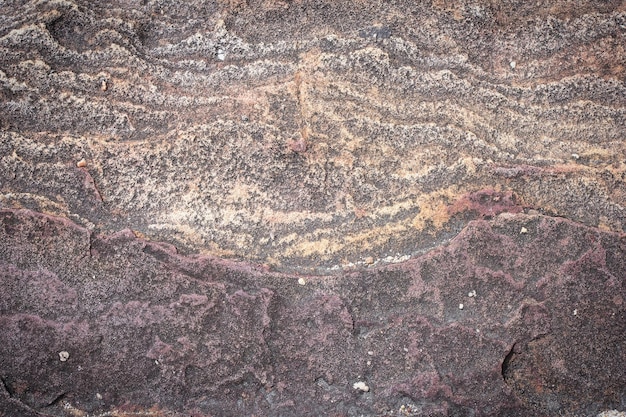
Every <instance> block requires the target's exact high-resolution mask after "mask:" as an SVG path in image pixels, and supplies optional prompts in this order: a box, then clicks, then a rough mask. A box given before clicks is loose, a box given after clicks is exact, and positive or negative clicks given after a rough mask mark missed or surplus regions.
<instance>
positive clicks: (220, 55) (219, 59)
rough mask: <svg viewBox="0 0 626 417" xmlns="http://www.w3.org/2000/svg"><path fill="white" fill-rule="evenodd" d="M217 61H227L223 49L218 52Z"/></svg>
mask: <svg viewBox="0 0 626 417" xmlns="http://www.w3.org/2000/svg"><path fill="white" fill-rule="evenodd" d="M216 55H217V59H218V61H223V60H225V59H226V52H224V50H223V49H222V48H220V49H218V50H217V54H216Z"/></svg>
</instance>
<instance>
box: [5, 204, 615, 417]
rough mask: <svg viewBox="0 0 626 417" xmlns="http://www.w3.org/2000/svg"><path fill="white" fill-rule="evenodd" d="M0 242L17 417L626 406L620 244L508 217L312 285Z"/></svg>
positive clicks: (225, 264)
mask: <svg viewBox="0 0 626 417" xmlns="http://www.w3.org/2000/svg"><path fill="white" fill-rule="evenodd" d="M0 225H1V227H0V242H1V244H0V259H2V264H1V266H0V267H1V270H2V272H1V273H0V290H1V291H2V294H3V296H2V299H1V301H0V313H1V315H0V322H1V326H0V328H1V329H2V332H0V372H1V377H2V381H3V385H4V390H3V397H2V399H1V402H0V409H4V410H9V411H5V412H4V415H6V416H10V415H14V414H12V413H15V411H13V410H17V409H19V407H21V410H24V415H32V416H41V415H51V416H70V415H85V414H81V413H87V415H106V414H104V413H105V412H107V411H110V410H111V409H113V410H118V411H119V410H121V411H124V410H126V411H129V410H130V411H132V410H137V409H141V410H152V413H153V414H149V415H180V416H183V415H185V416H187V415H190V413H191V415H194V416H207V415H220V416H225V415H233V416H235V415H276V416H279V415H280V416H303V415H347V416H359V415H370V416H396V415H419V416H423V415H431V416H448V415H454V416H467V415H480V416H504V415H507V416H530V415H534V416H541V415H545V416H550V415H571V416H589V415H595V414H596V413H598V412H600V411H602V410H604V409H611V408H616V407H623V406H624V404H625V403H626V388H625V387H626V373H625V371H624V362H625V361H626V339H625V338H624V334H625V332H626V285H625V282H624V279H623V278H624V276H626V237H625V236H624V235H618V234H615V233H611V232H603V231H600V230H598V229H593V228H588V227H585V226H581V225H580V224H576V223H573V222H571V221H568V220H564V219H558V218H551V217H545V216H541V215H524V214H517V215H513V214H501V215H499V216H497V217H496V218H495V219H494V220H492V221H485V220H476V221H472V222H470V223H469V224H468V226H467V227H466V228H465V229H464V230H463V231H462V232H461V233H460V234H459V235H458V236H456V237H455V238H454V239H452V240H451V242H450V243H449V244H448V245H446V246H444V247H441V248H438V249H436V250H433V251H431V252H429V253H428V254H425V255H422V256H419V257H416V258H414V259H412V260H410V261H407V262H404V263H401V264H397V265H388V266H385V267H380V268H373V269H369V270H361V271H358V272H352V273H346V274H343V275H341V276H334V277H328V276H326V277H324V276H320V277H315V276H307V277H302V276H297V275H284V274H279V273H271V272H268V271H266V270H264V269H263V268H262V267H258V268H255V267H253V266H250V265H245V264H236V263H233V262H232V261H224V260H218V259H215V258H209V257H205V256H200V257H188V256H182V255H179V254H177V253H176V252H175V250H174V249H173V247H171V246H169V245H164V244H156V243H151V242H147V241H145V240H142V239H138V238H136V237H135V236H134V235H133V234H132V233H131V232H130V231H128V230H125V231H121V232H119V233H117V234H115V235H110V236H94V235H92V234H90V233H89V232H88V231H87V230H86V229H84V228H82V227H80V226H77V225H75V224H73V223H71V222H69V221H67V220H63V219H60V218H53V217H49V216H47V215H42V214H36V213H33V212H31V211H27V210H19V211H15V210H4V211H2V212H0ZM522 228H525V229H526V230H527V233H520V230H521V229H522ZM299 278H302V279H304V282H302V281H301V282H300V283H299V282H298V280H299ZM302 283H304V285H302ZM460 304H463V308H462V309H461V308H460ZM62 351H66V352H68V353H69V359H68V360H67V361H61V360H60V357H59V352H62ZM359 381H361V382H364V383H365V384H366V385H367V386H368V387H369V391H368V392H362V391H360V390H356V389H354V388H353V384H354V383H356V382H359ZM3 407H4V408H3ZM0 415H1V414H0ZM128 415H135V414H132V413H130V414H128ZM142 415H143V414H142Z"/></svg>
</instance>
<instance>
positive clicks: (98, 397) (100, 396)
mask: <svg viewBox="0 0 626 417" xmlns="http://www.w3.org/2000/svg"><path fill="white" fill-rule="evenodd" d="M96 398H97V399H99V400H101V399H102V394H100V393H99V392H96Z"/></svg>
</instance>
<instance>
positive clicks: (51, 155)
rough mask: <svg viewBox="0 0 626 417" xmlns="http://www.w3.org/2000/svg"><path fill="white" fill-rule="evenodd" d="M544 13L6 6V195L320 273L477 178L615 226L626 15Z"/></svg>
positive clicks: (397, 243)
mask: <svg viewBox="0 0 626 417" xmlns="http://www.w3.org/2000/svg"><path fill="white" fill-rule="evenodd" d="M539 3H540V4H539V5H536V4H534V3H533V5H532V6H530V5H528V4H527V2H524V1H516V2H509V3H506V5H504V4H502V5H501V4H499V3H498V2H491V1H475V2H472V1H467V2H466V1H460V0H459V1H454V0H453V1H433V2H431V3H429V2H408V1H399V2H387V1H385V2H367V3H362V4H361V3H359V5H358V6H355V4H354V3H353V2H342V1H339V2H336V1H328V2H325V1H301V2H300V1H296V2H281V1H278V2H274V1H268V2H258V3H257V2H239V1H233V2H209V3H207V2H193V1H192V2H161V1H159V2H157V1H147V2H141V3H139V2H132V1H116V2H106V3H103V4H95V3H94V2H85V1H70V0H64V1H58V2H35V1H32V2H29V1H22V2H4V3H3V4H2V5H0V16H1V17H0V19H1V20H0V22H1V23H0V82H1V85H2V90H1V91H2V93H1V94H2V95H1V97H2V99H1V100H0V126H1V127H2V133H1V134H0V175H1V178H2V183H1V184H0V185H1V187H0V188H1V189H0V205H2V206H3V207H11V208H20V207H24V208H31V209H35V210H38V211H42V212H45V213H49V214H55V215H63V216H65V217H68V218H71V219H72V220H73V221H76V222H77V223H79V224H81V225H83V226H85V227H88V228H92V229H94V230H96V231H99V232H106V233H114V232H117V231H119V230H121V229H123V228H130V229H132V230H135V231H137V232H140V233H142V234H143V235H145V236H146V237H149V238H151V239H156V240H167V241H169V242H172V243H175V244H176V245H177V246H178V247H179V248H180V249H181V250H184V251H186V252H188V253H197V252H201V253H208V254H214V255H218V256H229V257H234V258H239V259H248V260H253V261H257V262H263V263H268V264H270V265H272V266H273V267H275V268H279V269H282V270H292V271H294V270H295V271H304V270H307V271H317V272H322V273H324V272H328V268H333V267H341V266H345V265H350V264H363V261H364V259H365V258H369V257H372V258H373V259H374V261H376V262H384V261H396V260H399V259H404V258H405V257H407V256H411V255H414V254H416V253H420V252H423V251H424V250H426V249H429V248H432V247H435V246H437V245H438V244H440V243H442V242H445V241H446V240H447V239H449V238H450V237H451V236H453V235H455V234H456V233H458V232H459V231H460V230H461V229H462V227H463V225H464V224H466V221H467V219H465V218H463V216H460V217H459V215H458V214H457V215H456V216H454V215H452V214H451V213H449V212H448V211H447V207H448V206H449V205H454V204H455V202H457V200H459V199H463V198H464V196H465V195H467V194H472V193H475V192H477V191H479V190H481V189H483V188H491V189H494V190H496V191H498V192H502V193H513V194H515V195H516V196H517V201H518V203H519V204H520V205H522V206H523V207H526V208H533V209H536V210H540V211H541V212H543V213H546V214H551V215H558V216H564V217H567V218H570V219H572V220H575V221H579V222H582V223H584V224H587V225H590V226H600V227H603V228H606V229H608V230H613V231H624V230H625V227H626V221H625V220H624V219H626V210H625V207H624V201H625V199H626V186H625V185H624V184H625V181H624V180H625V175H626V168H625V167H626V163H625V160H624V155H625V154H626V144H625V141H624V136H625V126H626V117H625V109H626V86H625V85H624V79H625V78H624V77H625V76H626V72H625V71H626V70H625V68H626V53H625V52H624V45H625V44H626V39H625V37H624V33H625V31H626V6H625V4H624V2H623V1H621V2H620V1H605V2H601V3H598V2H595V1H584V0H580V1H576V2H564V1H563V2H539ZM82 159H85V163H86V165H85V166H83V167H77V166H76V163H77V162H78V161H81V160H82Z"/></svg>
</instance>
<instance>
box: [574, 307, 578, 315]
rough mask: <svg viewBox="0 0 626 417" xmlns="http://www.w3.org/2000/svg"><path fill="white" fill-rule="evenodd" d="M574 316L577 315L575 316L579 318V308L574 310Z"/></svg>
mask: <svg viewBox="0 0 626 417" xmlns="http://www.w3.org/2000/svg"><path fill="white" fill-rule="evenodd" d="M574 315H575V316H577V315H578V309H577V308H575V309H574Z"/></svg>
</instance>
